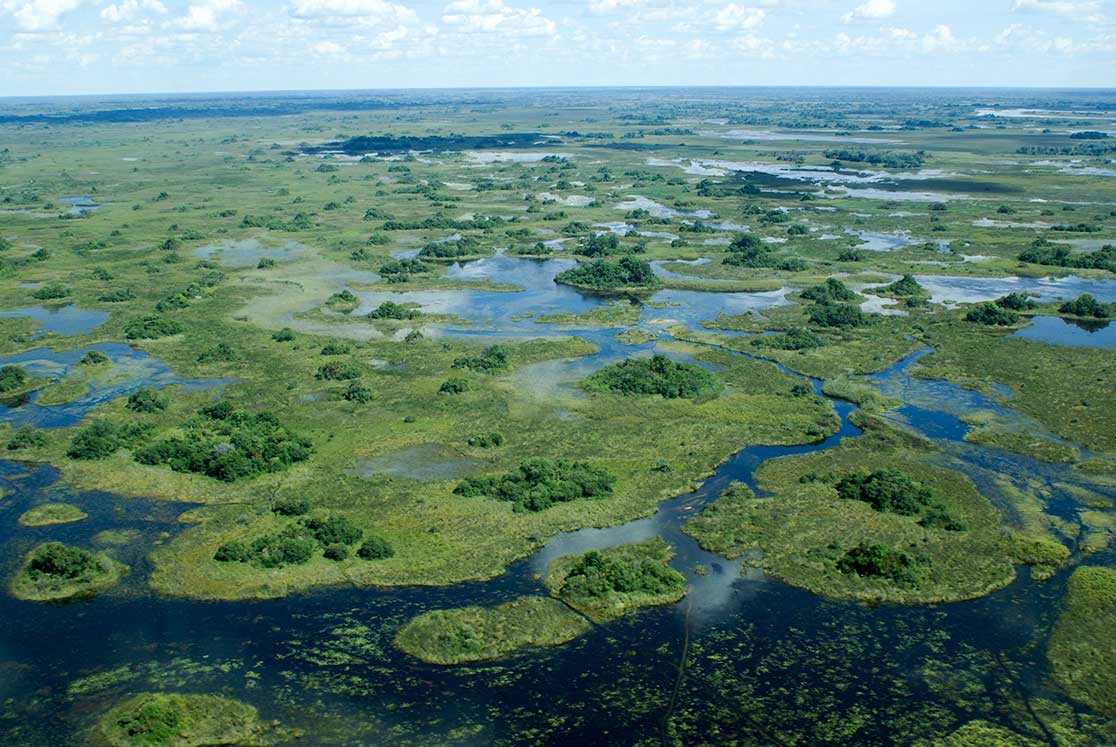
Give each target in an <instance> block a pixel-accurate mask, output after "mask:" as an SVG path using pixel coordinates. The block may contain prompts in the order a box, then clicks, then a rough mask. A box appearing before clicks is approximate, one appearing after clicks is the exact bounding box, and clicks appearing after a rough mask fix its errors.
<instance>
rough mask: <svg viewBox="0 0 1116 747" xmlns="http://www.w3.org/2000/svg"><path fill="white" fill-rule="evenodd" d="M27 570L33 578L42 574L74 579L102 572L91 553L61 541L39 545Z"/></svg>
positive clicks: (95, 557)
mask: <svg viewBox="0 0 1116 747" xmlns="http://www.w3.org/2000/svg"><path fill="white" fill-rule="evenodd" d="M27 570H28V573H29V575H30V576H31V578H32V579H33V580H34V579H36V578H39V577H42V576H50V577H51V578H57V579H66V580H74V579H79V578H88V577H89V576H91V575H97V574H100V573H102V572H103V568H102V567H101V564H100V562H98V561H97V556H95V555H94V554H93V553H91V552H89V551H88V550H82V549H81V548H79V547H70V546H68V545H64V544H62V543H61V542H48V543H46V544H45V545H42V546H41V547H39V548H38V549H37V550H36V551H35V553H34V554H33V555H32V556H31V559H30V561H29V562H28V565H27Z"/></svg>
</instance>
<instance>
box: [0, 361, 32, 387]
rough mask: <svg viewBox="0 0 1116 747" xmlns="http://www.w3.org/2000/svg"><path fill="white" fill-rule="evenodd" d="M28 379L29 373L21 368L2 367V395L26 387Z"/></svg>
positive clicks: (0, 371) (0, 384)
mask: <svg viewBox="0 0 1116 747" xmlns="http://www.w3.org/2000/svg"><path fill="white" fill-rule="evenodd" d="M27 378H28V377H27V372H26V371H24V370H23V369H22V368H20V367H19V366H2V367H0V394H3V393H4V392H13V391H15V390H16V389H19V388H21V387H23V386H26V385H27Z"/></svg>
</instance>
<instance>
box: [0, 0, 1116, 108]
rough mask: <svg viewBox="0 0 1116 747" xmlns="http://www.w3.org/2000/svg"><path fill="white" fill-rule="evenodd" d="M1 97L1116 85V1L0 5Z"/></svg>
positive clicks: (339, 0)
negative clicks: (311, 91) (562, 88)
mask: <svg viewBox="0 0 1116 747" xmlns="http://www.w3.org/2000/svg"><path fill="white" fill-rule="evenodd" d="M0 66H2V69H3V71H4V74H3V75H2V76H0V96H35V95H58V94H105V93H153V92H187V91H249V90H294V89H382V88H442V87H446V88H449V87H512V86H675V85H748V86H750V85H876V86H892V85H917V86H924V85H930V86H1021V87H1045V86H1055V87H1061V86H1075V87H1076V86H1082V87H1116V0H936V1H935V0H734V1H732V2H727V1H726V0H689V1H688V2H687V1H685V0H441V1H440V2H436V1H434V0H419V1H418V2H401V1H400V2H393V1H392V0H288V1H287V2H265V1H264V0H0Z"/></svg>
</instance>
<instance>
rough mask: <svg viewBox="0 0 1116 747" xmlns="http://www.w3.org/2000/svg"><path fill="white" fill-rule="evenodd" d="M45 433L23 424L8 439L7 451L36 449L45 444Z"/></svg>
mask: <svg viewBox="0 0 1116 747" xmlns="http://www.w3.org/2000/svg"><path fill="white" fill-rule="evenodd" d="M46 442H47V439H46V435H44V434H43V433H41V432H40V431H37V430H35V429H34V428H31V427H29V426H26V425H25V426H23V427H22V428H20V429H18V430H17V431H15V432H14V433H12V435H11V438H9V439H8V451H17V450H19V449H38V448H42V447H43V446H46Z"/></svg>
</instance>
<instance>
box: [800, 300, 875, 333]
mask: <svg viewBox="0 0 1116 747" xmlns="http://www.w3.org/2000/svg"><path fill="white" fill-rule="evenodd" d="M806 318H807V319H808V320H809V321H810V324H815V325H817V326H819V327H840V328H842V329H849V328H853V327H863V326H865V325H868V324H870V323H871V321H872V320H871V318H870V317H869V316H868V315H867V314H865V313H864V312H863V311H861V310H860V307H859V306H854V305H852V304H850V303H816V304H814V305H813V306H811V307H810V308H809V309H808V310H807V312H806Z"/></svg>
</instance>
